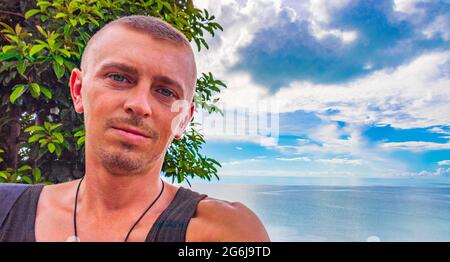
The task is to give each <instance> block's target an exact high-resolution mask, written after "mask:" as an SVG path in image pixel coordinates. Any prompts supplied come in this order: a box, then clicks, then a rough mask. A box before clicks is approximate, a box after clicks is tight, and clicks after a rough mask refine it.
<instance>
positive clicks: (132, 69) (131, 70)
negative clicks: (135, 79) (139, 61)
mask: <svg viewBox="0 0 450 262" xmlns="http://www.w3.org/2000/svg"><path fill="white" fill-rule="evenodd" d="M107 69H119V70H120V71H122V72H125V73H127V74H130V75H139V71H138V70H137V69H136V68H135V67H133V66H130V65H127V64H123V63H117V62H110V63H106V64H104V65H102V66H101V67H100V71H105V70H107Z"/></svg>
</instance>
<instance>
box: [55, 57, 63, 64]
mask: <svg viewBox="0 0 450 262" xmlns="http://www.w3.org/2000/svg"><path fill="white" fill-rule="evenodd" d="M53 59H55V61H56V63H58V64H59V65H63V64H64V59H63V58H62V57H61V56H59V55H54V56H53Z"/></svg>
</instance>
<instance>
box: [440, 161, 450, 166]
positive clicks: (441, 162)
mask: <svg viewBox="0 0 450 262" xmlns="http://www.w3.org/2000/svg"><path fill="white" fill-rule="evenodd" d="M437 164H438V165H439V166H449V165H450V160H442V161H439V162H437Z"/></svg>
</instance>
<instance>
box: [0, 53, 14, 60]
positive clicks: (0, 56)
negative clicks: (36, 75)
mask: <svg viewBox="0 0 450 262" xmlns="http://www.w3.org/2000/svg"><path fill="white" fill-rule="evenodd" d="M17 57H18V54H17V53H16V52H14V53H6V54H0V61H5V60H8V59H11V58H17Z"/></svg>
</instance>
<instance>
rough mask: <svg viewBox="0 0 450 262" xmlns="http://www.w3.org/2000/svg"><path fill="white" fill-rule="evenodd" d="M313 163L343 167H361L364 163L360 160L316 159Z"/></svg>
mask: <svg viewBox="0 0 450 262" xmlns="http://www.w3.org/2000/svg"><path fill="white" fill-rule="evenodd" d="M315 161H316V162H319V163H325V164H344V165H362V164H363V162H364V161H362V160H361V159H346V158H331V159H316V160H315Z"/></svg>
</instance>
